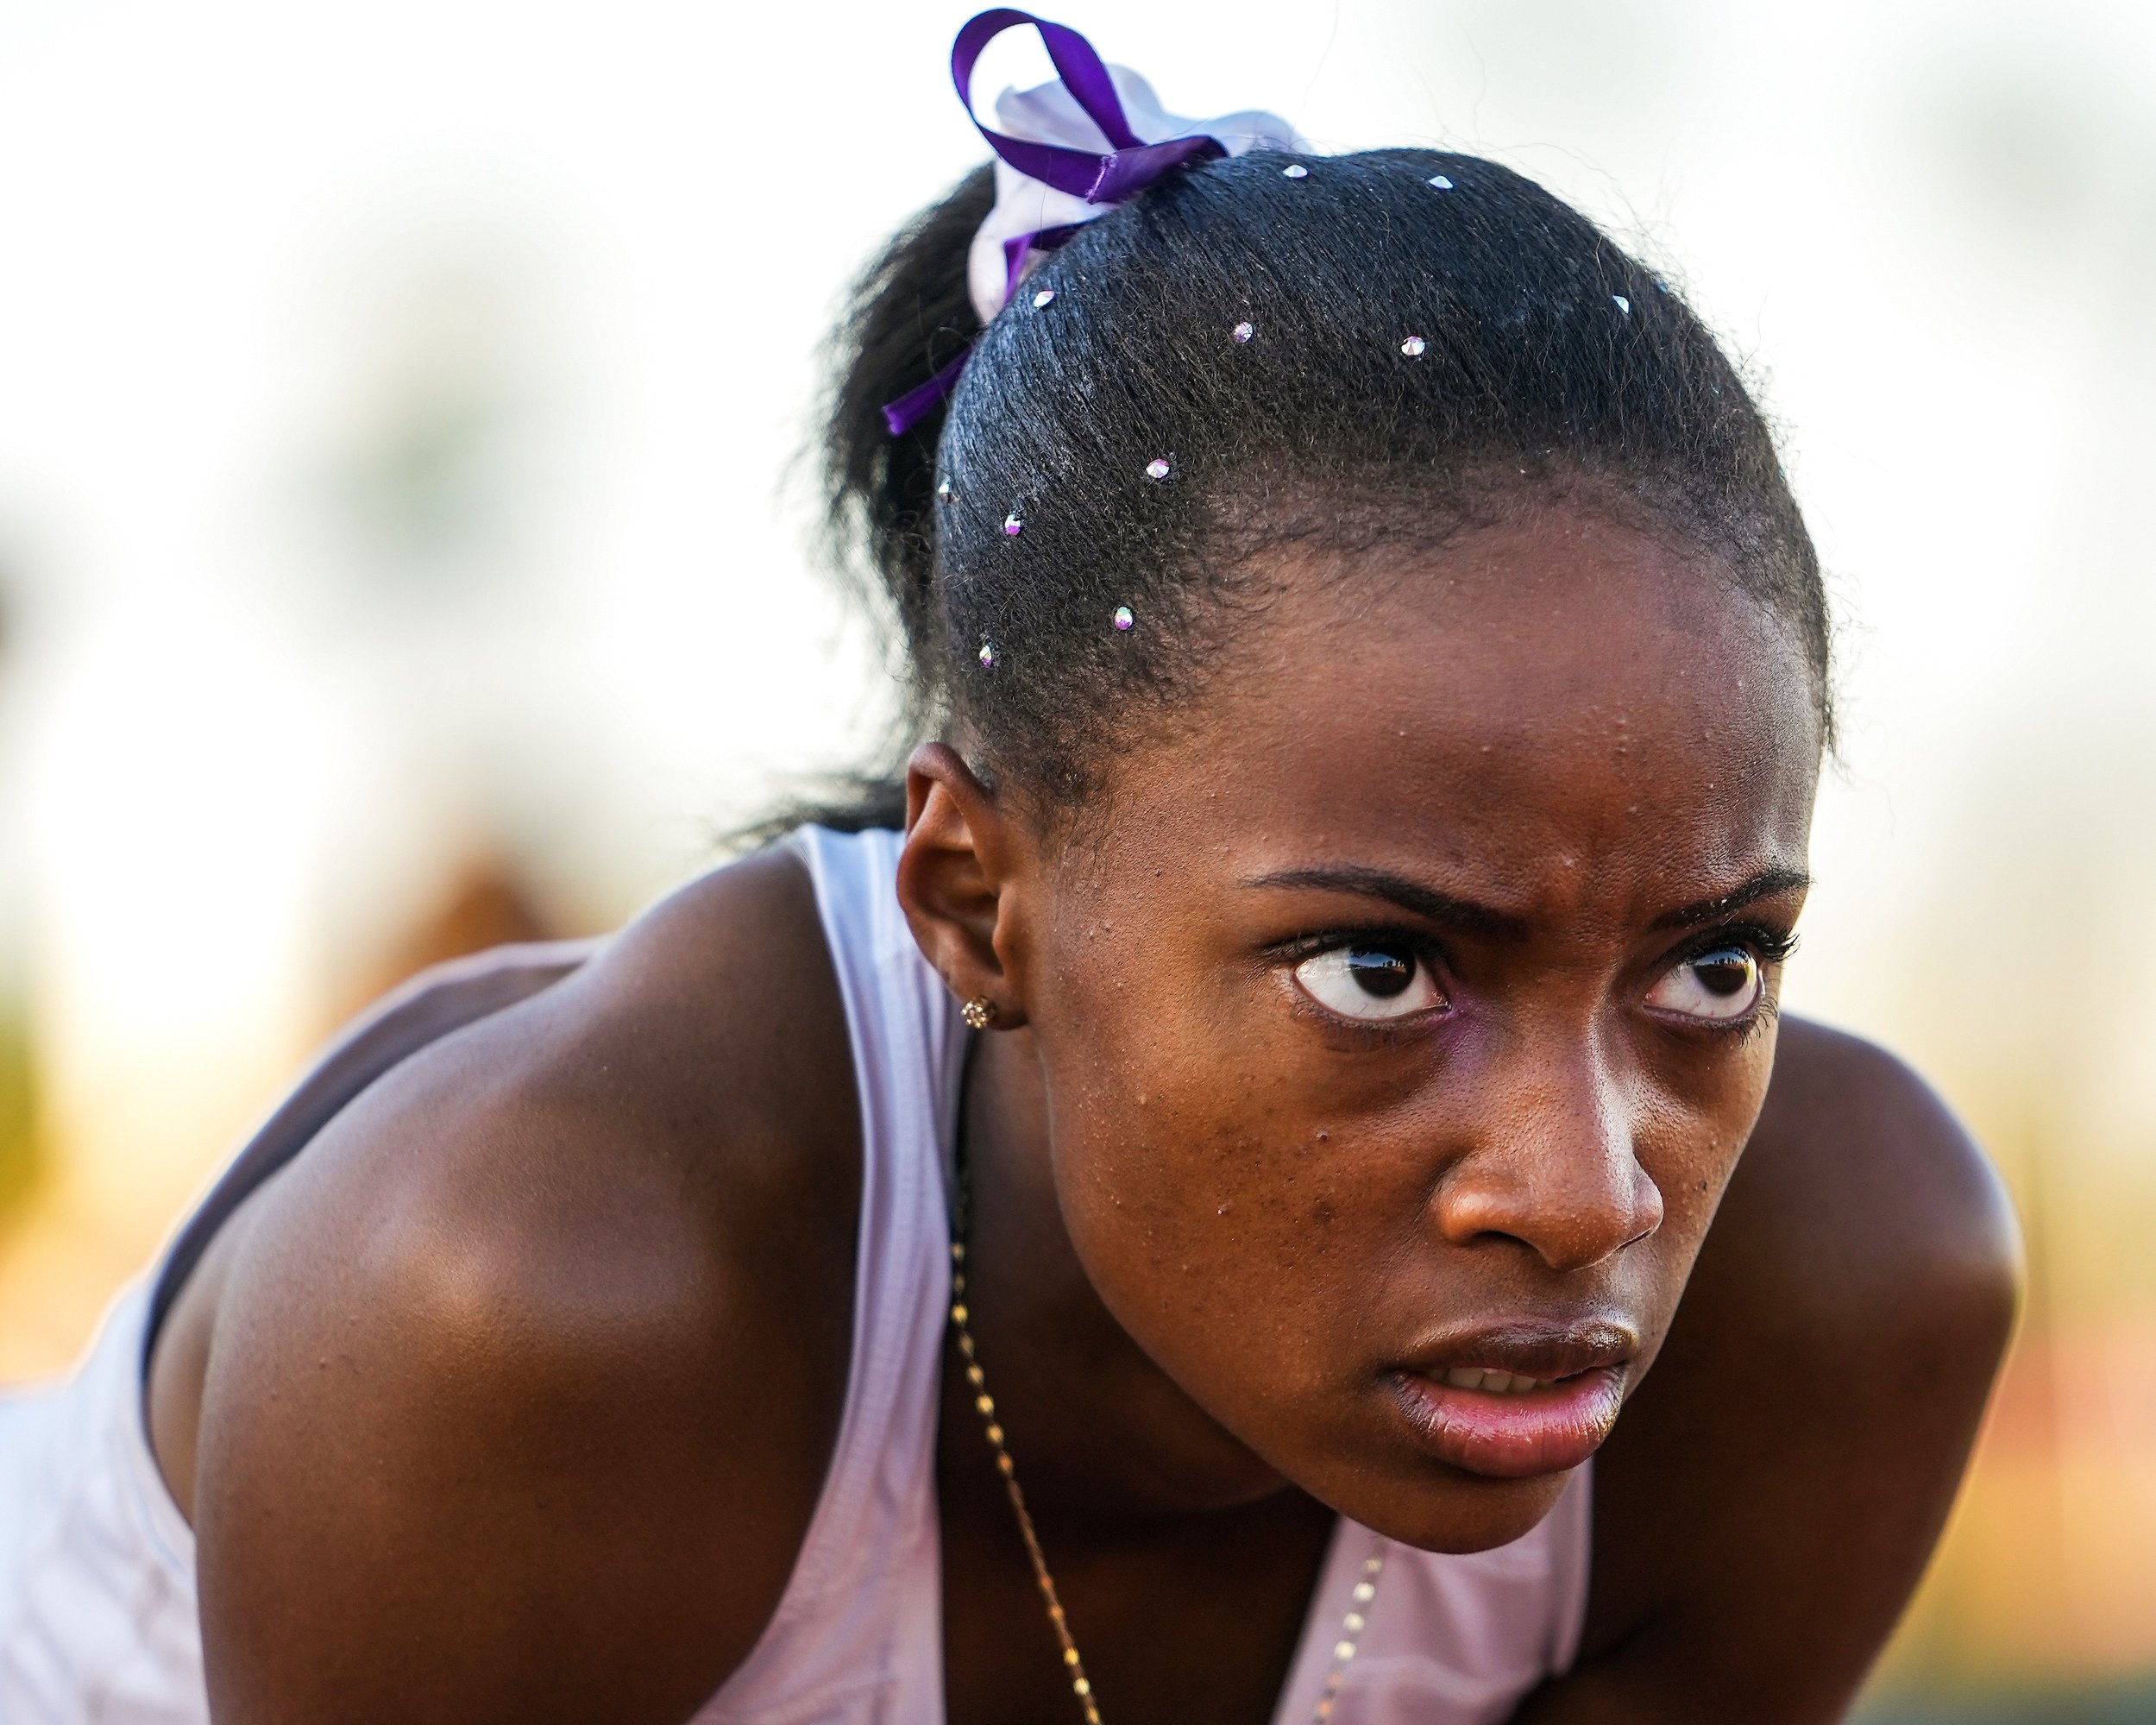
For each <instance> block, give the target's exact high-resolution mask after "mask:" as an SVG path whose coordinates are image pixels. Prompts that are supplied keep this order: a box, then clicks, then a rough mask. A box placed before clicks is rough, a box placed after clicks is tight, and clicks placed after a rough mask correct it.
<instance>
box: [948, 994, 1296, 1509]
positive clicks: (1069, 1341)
mask: <svg viewBox="0 0 2156 1725" xmlns="http://www.w3.org/2000/svg"><path fill="white" fill-rule="evenodd" d="M1048 1119H1049V1113H1048V1107H1047V1086H1046V1084H1045V1082H1044V1080H1043V1078H1042V1074H1041V1068H1040V1061H1039V1059H1038V1058H1037V1055H1036V1054H1035V1051H1034V1042H1033V1037H1032V1034H1031V1033H1030V1032H1029V1031H1027V1030H1022V1029H1021V1030H1014V1031H1008V1032H1002V1033H998V1034H996V1035H992V1036H984V1037H982V1038H981V1039H980V1042H979V1043H978V1044H977V1047H976V1048H975V1050H974V1054H973V1060H972V1064H971V1069H970V1071H969V1073H968V1074H967V1080H966V1086H965V1104H964V1110H963V1115H962V1122H961V1130H962V1132H963V1135H964V1136H963V1138H962V1141H961V1142H962V1143H963V1145H964V1151H965V1166H966V1168H967V1171H968V1175H969V1183H970V1187H971V1217H970V1221H969V1226H968V1232H969V1235H970V1238H969V1240H968V1242H967V1260H968V1262H967V1266H966V1271H967V1278H966V1279H967V1283H968V1288H967V1305H968V1306H969V1308H970V1313H971V1319H970V1321H971V1328H972V1331H973V1334H974V1337H975V1339H976V1341H977V1344H978V1345H979V1348H980V1357H981V1363H982V1366H983V1367H984V1369H985V1371H986V1372H987V1375H988V1387H989V1388H990V1392H991V1393H992V1394H994V1396H995V1398H996V1407H997V1417H998V1419H999V1420H1001V1421H1002V1422H1003V1426H1004V1427H1005V1428H1006V1430H1007V1431H1008V1432H1009V1442H1010V1446H1011V1451H1012V1454H1013V1456H1014V1458H1015V1460H1016V1462H1017V1464H1018V1468H1019V1475H1020V1478H1021V1482H1022V1483H1023V1484H1024V1487H1025V1490H1026V1495H1027V1498H1028V1502H1029V1503H1031V1504H1032V1505H1034V1509H1035V1514H1036V1515H1037V1516H1038V1517H1039V1518H1040V1519H1041V1520H1043V1521H1053V1522H1056V1523H1059V1524H1063V1525H1065V1526H1067V1527H1071V1528H1072V1529H1073V1530H1081V1529H1083V1530H1097V1531H1100V1532H1103V1533H1105V1532H1109V1531H1110V1530H1113V1529H1118V1528H1120V1529H1127V1530H1136V1529H1138V1528H1141V1527H1153V1526H1157V1524H1159V1523H1161V1522H1164V1521H1172V1520H1181V1519H1185V1518H1188V1517H1193V1516H1204V1515H1208V1514H1216V1513H1218V1512H1221V1511H1224V1510H1230V1509H1237V1508H1244V1507H1247V1506H1248V1505H1252V1504H1254V1503H1258V1502H1262V1501H1265V1500H1267V1499H1271V1498H1274V1497H1277V1496H1279V1495H1281V1494H1282V1493H1284V1492H1286V1491H1288V1490H1289V1489H1290V1488H1289V1487H1288V1486H1287V1483H1286V1482H1285V1480H1284V1479H1283V1478H1282V1477H1281V1476H1280V1475H1279V1474H1278V1473H1277V1472H1275V1471H1274V1470H1273V1469H1272V1468H1271V1467H1270V1466H1269V1465H1267V1464H1266V1463H1265V1462H1264V1461H1262V1460H1260V1458H1259V1457H1258V1456H1257V1455H1255V1454H1254V1452H1253V1451H1250V1450H1249V1449H1248V1448H1247V1447H1246V1446H1245V1445H1243V1444H1242V1443H1241V1442H1240V1441H1239V1440H1238V1439H1235V1437H1233V1436H1232V1435H1231V1434H1230V1433H1229V1432H1228V1431H1227V1430H1226V1429H1225V1428H1224V1427H1223V1426H1221V1425H1220V1424H1219V1423H1218V1422H1217V1421H1216V1420H1213V1419H1212V1417H1211V1416H1210V1414H1208V1413H1206V1412H1205V1411H1204V1409H1203V1408H1201V1407H1199V1406H1198V1405H1197V1403H1196V1402H1195V1401H1191V1398H1190V1397H1189V1396H1188V1395H1187V1394H1185V1393H1184V1391H1183V1389H1182V1388H1181V1387H1180V1386H1179V1385H1178V1384H1177V1383H1176V1382H1175V1381H1174V1380H1173V1379H1172V1378H1170V1377H1169V1376H1167V1375H1166V1373H1165V1372H1163V1371H1162V1370H1161V1369H1160V1368H1159V1367H1158V1366H1156V1365H1155V1364H1154V1363H1153V1361H1152V1360H1151V1358H1149V1357H1147V1354H1146V1353H1145V1351H1144V1350H1142V1349H1141V1348H1140V1347H1139V1345H1138V1344H1137V1343H1135V1341H1133V1340H1132V1339H1131V1338H1130V1335H1129V1333H1128V1332H1127V1331H1125V1330H1124V1329H1123V1327H1122V1325H1120V1324H1118V1323H1117V1322H1116V1319H1115V1316H1114V1314H1113V1313H1110V1312H1109V1309H1108V1307H1107V1306H1106V1305H1105V1304H1104V1303H1103V1301H1102V1300H1101V1298H1100V1295H1099V1294H1097V1292H1096V1291H1095V1290H1094V1287H1093V1284H1092V1281H1091V1279H1090V1278H1089V1277H1088V1276H1087V1275H1086V1273H1085V1267H1084V1264H1083V1263H1082V1262H1080V1261H1079V1258H1078V1251H1077V1249H1076V1248H1075V1247H1074V1246H1073V1245H1072V1241H1071V1237H1070V1233H1069V1231H1068V1230H1067V1228H1066V1227H1065V1224H1064V1219H1063V1209H1062V1206H1061V1204H1060V1202H1059V1200H1058V1198H1057V1194H1056V1187H1055V1174H1054V1161H1053V1155H1054V1148H1053V1142H1052V1135H1051V1133H1050V1131H1049V1127H1048ZM956 1435H957V1436H958V1439H959V1441H960V1442H961V1443H968V1444H973V1445H977V1444H978V1443H979V1442H980V1432H978V1431H977V1430H968V1431H965V1432H961V1433H959V1434H956ZM946 1441H949V1437H948V1435H947V1436H946Z"/></svg>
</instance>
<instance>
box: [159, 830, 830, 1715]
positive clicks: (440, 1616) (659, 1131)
mask: <svg viewBox="0 0 2156 1725" xmlns="http://www.w3.org/2000/svg"><path fill="white" fill-rule="evenodd" d="M857 1204H858V1126H857V1124H856V1121H855V1110H854V1103H853V1086H852V1078H851V1070H850V1057H849V1055H848V1052H847V1040H846V1033H845V1020H844V1014H843V1009H842V1007H841V1004H840V1002H839V994H838V990H837V985H836V982H835V979H834V978H833V973H832V970H831V966H830V963H829V959H828V955H827V953H826V951H825V947H824V944H823V938H822V935H821V932H820V927H819V924H818V921H817V915H816V910H815V905H814V896H813V892H812V891H811V890H810V888H809V885H808V881H807V878H806V876H805V874H804V873H803V872H802V871H801V869H800V867H799V866H798V865H797V864H796V863H795V861H794V860H793V859H791V858H790V857H788V856H785V855H783V854H773V855H767V856H765V857H762V858H758V859H751V860H750V861H748V862H746V863H744V864H741V865H738V866H735V867H734V868H732V869H729V870H726V871H722V872H720V873H719V874H717V875H714V876H712V877H709V878H707V879H705V880H704V881H701V882H700V883H698V884H696V885H694V886H692V887H690V888H688V889H687V890H685V891H683V892H682V893H680V894H677V895H676V897H674V898H672V899H670V900H669V901H668V902H667V903H664V904H663V905H661V906H660V907H659V908H658V909H657V910H655V911H653V912H652V913H651V914H650V915H649V916H646V917H644V919H642V920H641V921H640V922H638V924H636V925H635V926H633V927H632V929H629V930H628V931H626V932H625V934H624V935H622V936H621V937H620V938H619V940H618V941H615V942H614V943H613V945H612V946H611V947H609V948H608V949H607V952H606V953H605V954H602V955H601V956H600V957H599V958H597V959H595V960H593V961H592V962H591V963H590V964H589V965H588V966H586V967H585V968H584V970H582V971H581V972H580V973H578V974H577V975H575V976H574V977H572V978H570V979H568V980H566V981H564V982H563V983H561V984H559V985H556V986H555V987H553V988H551V989H549V990H547V991H546V992H544V993H541V994H539V995H537V996H535V997H534V998H531V999H530V1000H528V1001H525V1002H524V1003H523V1004H519V1005H516V1006H513V1007H511V1008H509V1009H507V1010H504V1011H502V1012H500V1013H498V1014H496V1015H494V1016H493V1017H488V1018H487V1019H484V1020H482V1021H481V1022H480V1023H476V1024H474V1025H472V1026H470V1027H469V1028H468V1029H464V1030H462V1031H460V1032H457V1033H456V1034H455V1035H453V1036H449V1037H447V1038H445V1039H444V1040H443V1042H440V1043H437V1044H436V1045H434V1046H433V1047H431V1048H428V1049H426V1050H425V1051H424V1052H423V1053H422V1054H420V1055H417V1056H415V1057H414V1058H413V1059H412V1060H411V1061H408V1062H406V1063H405V1065H404V1066H401V1067H398V1068H397V1069H396V1070H394V1071H393V1073H390V1074H389V1075H388V1076H387V1077H386V1078H385V1079H384V1080H381V1081H380V1082H379V1083H378V1084H376V1085H375V1086H374V1087H373V1088H372V1089H370V1090H369V1091H368V1092H366V1093H365V1094H364V1095H362V1096H361V1099H359V1100H358V1101H357V1102H355V1103H354V1104H353V1105H351V1106H350V1107H349V1109H348V1110H346V1111H345V1112H344V1113H343V1114H342V1115H340V1116H339V1117H337V1119H336V1121H334V1122H333V1123H332V1124H331V1125H330V1127H329V1128H327V1129H326V1130H324V1132H323V1134H322V1135H321V1136H320V1137H319V1138H318V1139H317V1141H316V1142H315V1143H312V1144H311V1145H310V1146H309V1147H308V1149H306V1151H305V1153H304V1154H303V1155H301V1156H300V1157H299V1160H298V1161H297V1162H295V1163H294V1164H293V1165H292V1168H289V1169H288V1170H287V1171H286V1173H285V1174H282V1175H280V1176H279V1178H278V1179H277V1180H276V1181H275V1182H274V1184H273V1186H272V1187H270V1188H268V1189H267V1190H265V1192H264V1193H262V1194H261V1198H260V1199H258V1200H256V1201H255V1202H254V1203H252V1204H250V1206H248V1213H247V1214H245V1216H244V1218H243V1219H242V1221H241V1222H239V1223H237V1224H235V1238H234V1240H233V1242H232V1247H231V1251H230V1256H229V1263H228V1264H227V1266H226V1267H225V1268H224V1270H223V1282H222V1286H221V1287H220V1289H219V1293H218V1299H217V1311H216V1316H215V1320H214V1326H213V1330H212V1337H211V1344H210V1347H209V1350H208V1360H207V1365H206V1369H205V1371H204V1380H203V1390H202V1402H201V1413H200V1423H199V1430H198V1451H197V1461H196V1465H195V1472H194V1479H193V1484H194V1488H195V1489H194V1510H195V1520H196V1527H197V1533H198V1567H199V1573H200V1580H201V1588H202V1615H203V1626H204V1653H205V1658H206V1661H207V1665H208V1673H209V1678H210V1685H211V1699H212V1703H213V1709H214V1716H216V1717H217V1720H218V1721H219V1722H220V1725H248V1722H253V1721H255V1720H269V1719H284V1718H295V1717H304V1718H310V1719H319V1720H324V1721H335V1720H339V1719H345V1718H349V1719H354V1720H358V1719H361V1718H381V1717H389V1716H394V1717H399V1718H406V1719H412V1720H415V1721H420V1720H432V1719H437V1718H440V1719H444V1720H447V1719H450V1718H455V1719H458V1720H479V1721H483V1720H487V1719H492V1718H501V1719H505V1720H506V1719H509V1718H512V1717H513V1718H515V1719H518V1720H546V1719H563V1720H569V1719H589V1718H595V1717H601V1716H603V1717H607V1718H610V1719H619V1720H625V1721H628V1720H645V1719H649V1720H653V1721H659V1720H670V1719H680V1718H683V1717H686V1716H688V1714H689V1713H691V1712H693V1711H694V1710H695V1707H696V1706H697V1705H698V1704H699V1703H701V1701H702V1700H703V1699H704V1698H705V1697H707V1695H708V1694H709V1693H710V1691H711V1690H712V1689H713V1688H714V1687H716V1685H717V1684H718V1683H719V1682H720V1681H722V1680H723V1678H724V1677H725V1676H726V1672H727V1671H730V1670H731V1668H732V1665H734V1664H736V1663H738V1661H739V1659H740V1658H741V1657H742V1655H743V1654H745V1653H746V1651H747V1650H748V1648H749V1646H751V1645H752V1644H753V1642H754V1640H755V1637H756V1635H757V1633H758V1632H759V1631H760V1629H761V1627H762V1626H763V1624H764V1621H765V1620H766V1619H767V1618H768V1616H769V1614H770V1609H771V1608H772V1607H773V1605H774V1604H775V1603H776V1600H777V1597H778V1596H779V1593H780V1592H781V1591H782V1590H783V1587H784V1584H785V1581H786V1577H787V1576H788V1574H789V1571H790V1570H791V1567H792V1563H793V1558H794V1555H795V1552H796V1550H797V1548H798V1546H799V1543H800V1539H801V1533H802V1532H803V1531H804V1529H805V1528H806V1526H807V1523H808V1517H809V1514H810V1513H811V1512H812V1510H813V1508H814V1501H815V1496H816V1494H817V1491H818V1489H819V1487H820V1481H821V1476H822V1472H823V1469H824V1465H825V1463H826V1461H827V1457H828V1455H829V1451H830V1446H831V1442H832V1437H833V1432H835V1430H836V1426H837V1422H838V1419H839V1412H840V1409H841V1406H842V1403H843V1400H844V1392H845V1361H846V1357H847V1351H848V1348H847V1344H848V1337H849V1333H850V1329H851V1306H852V1262H853V1231H854V1220H855V1212H856V1208H857Z"/></svg>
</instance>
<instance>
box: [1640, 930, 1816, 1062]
mask: <svg viewBox="0 0 2156 1725" xmlns="http://www.w3.org/2000/svg"><path fill="white" fill-rule="evenodd" d="M1725 947H1750V948H1751V952H1752V954H1753V956H1754V957H1756V958H1757V960H1759V967H1760V968H1761V969H1762V970H1763V971H1764V970H1770V969H1772V968H1773V967H1774V966H1776V965H1779V964H1782V963H1785V962H1787V960H1788V957H1789V954H1792V953H1794V952H1795V950H1796V947H1797V937H1796V935H1795V934H1793V933H1789V932H1788V931H1786V930H1783V929H1769V928H1768V927H1767V926H1766V925H1765V924H1764V923H1762V922H1725V923H1724V924H1723V925H1722V926H1721V927H1720V928H1719V929H1710V930H1708V931H1707V933H1706V934H1704V935H1700V937H1699V938H1698V939H1697V940H1695V941H1693V942H1692V943H1691V945H1690V946H1688V947H1684V948H1683V949H1682V950H1681V952H1680V953H1679V954H1678V955H1677V956H1676V957H1675V959H1673V960H1670V962H1671V963H1673V964H1689V963H1690V962H1691V961H1692V960H1694V959H1697V958H1702V957H1704V956H1705V955H1706V954H1708V953H1719V952H1720V951H1722V950H1723V949H1724V948H1725ZM1780 1010H1781V1009H1780V1005H1779V1003H1778V1002H1777V1001H1776V999H1775V998H1774V997H1773V996H1772V995H1770V994H1768V993H1766V992H1764V991H1762V992H1761V994H1760V997H1759V1004H1757V1006H1755V1007H1753V1008H1752V1010H1751V1011H1749V1012H1747V1013H1746V1014H1745V1015H1744V1017H1741V1018H1732V1019H1730V1020H1729V1021H1728V1022H1727V1023H1698V1024H1692V1025H1688V1026H1687V1027H1686V1029H1685V1034H1686V1035H1688V1036H1714V1037H1718V1038H1720V1039H1722V1040H1724V1041H1726V1042H1734V1043H1738V1044H1742V1043H1744V1042H1750V1041H1751V1039H1752V1038H1753V1037H1754V1036H1757V1035H1758V1034H1759V1033H1760V1032H1761V1031H1762V1030H1763V1029H1766V1028H1767V1026H1768V1025H1769V1024H1771V1023H1774V1021H1775V1019H1776V1017H1777V1016H1778V1015H1779V1013H1780Z"/></svg>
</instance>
